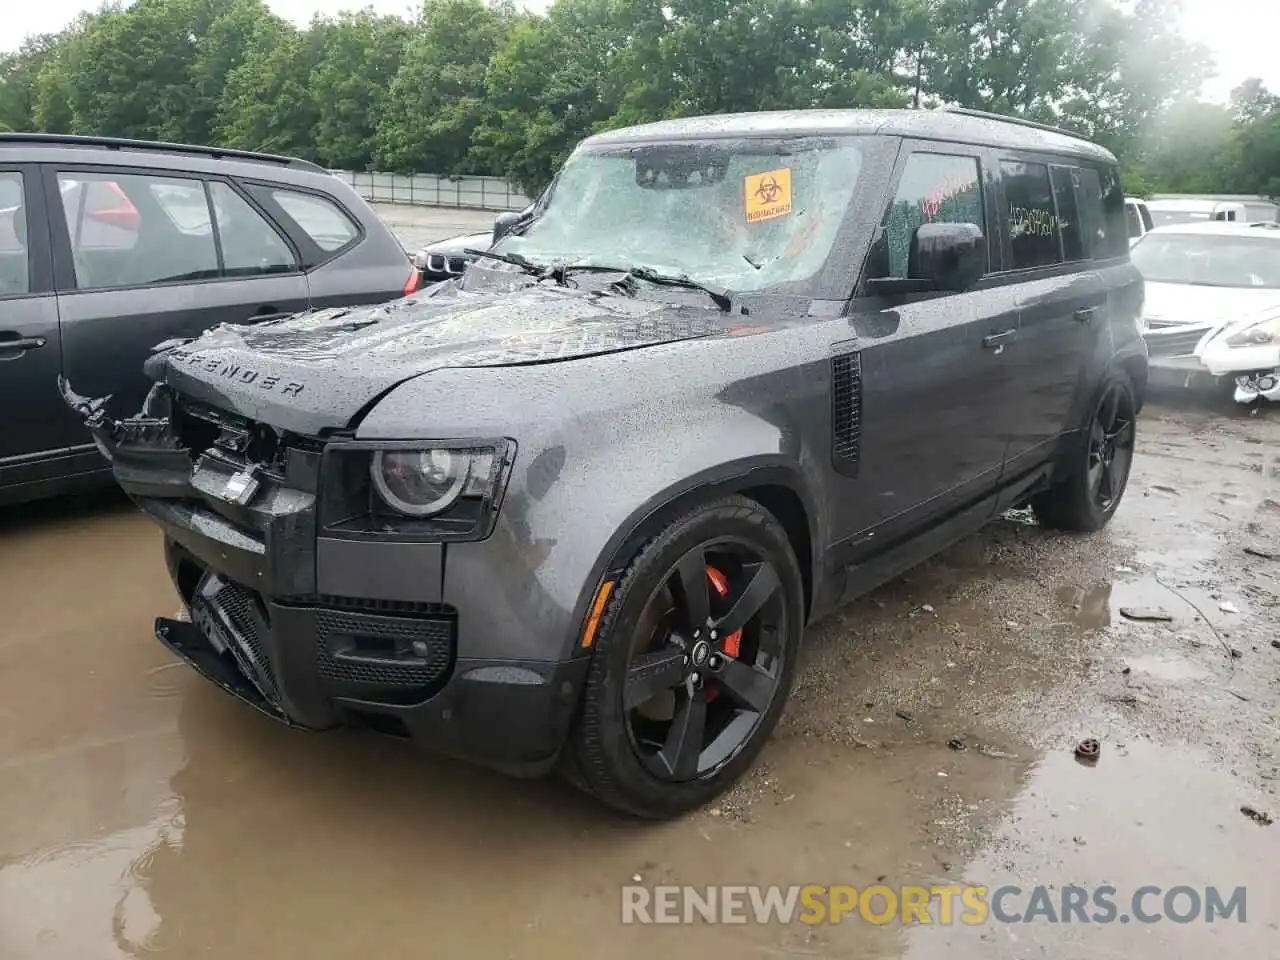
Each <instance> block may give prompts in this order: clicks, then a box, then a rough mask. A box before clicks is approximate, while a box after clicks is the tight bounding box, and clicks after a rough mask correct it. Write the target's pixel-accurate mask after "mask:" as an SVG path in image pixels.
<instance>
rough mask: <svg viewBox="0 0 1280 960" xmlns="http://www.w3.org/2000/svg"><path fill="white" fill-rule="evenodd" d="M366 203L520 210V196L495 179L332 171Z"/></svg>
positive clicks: (522, 200)
mask: <svg viewBox="0 0 1280 960" xmlns="http://www.w3.org/2000/svg"><path fill="white" fill-rule="evenodd" d="M330 172H331V173H332V174H333V175H334V176H336V177H340V178H341V179H343V180H345V181H346V182H347V183H349V184H351V186H352V187H354V188H355V190H356V192H357V193H359V194H360V196H362V197H364V198H365V199H366V200H369V201H371V202H377V203H408V204H416V205H418V206H424V207H462V208H469V209H472V210H523V209H524V208H525V207H527V206H528V205H529V202H530V201H529V198H528V197H526V196H524V195H523V194H521V193H520V191H519V190H517V189H516V188H515V187H513V186H512V185H511V184H509V183H507V181H505V180H501V179H499V178H498V177H438V176H436V175H435V174H431V173H415V174H404V173H358V172H355V171H351V170H332V171H330Z"/></svg>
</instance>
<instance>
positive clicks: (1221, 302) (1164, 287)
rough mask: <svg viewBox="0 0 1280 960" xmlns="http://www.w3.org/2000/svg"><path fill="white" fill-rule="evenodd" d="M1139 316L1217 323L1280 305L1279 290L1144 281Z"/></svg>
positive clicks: (1213, 324)
mask: <svg viewBox="0 0 1280 960" xmlns="http://www.w3.org/2000/svg"><path fill="white" fill-rule="evenodd" d="M1144 286H1145V288H1146V300H1145V303H1144V306H1143V310H1142V315H1143V317H1144V318H1145V319H1146V320H1155V321H1159V322H1160V323H1161V325H1164V324H1172V323H1189V324H1196V325H1198V326H1199V325H1206V326H1216V325H1217V324H1220V323H1230V322H1231V321H1233V320H1240V319H1242V318H1246V317H1252V316H1254V315H1255V314H1258V313H1260V312H1262V311H1264V310H1268V309H1271V308H1280V290H1271V289H1267V288H1265V287H1257V288H1250V287H1198V286H1193V285H1192V284H1188V283H1159V282H1154V281H1147V283H1146V284H1145V285H1144Z"/></svg>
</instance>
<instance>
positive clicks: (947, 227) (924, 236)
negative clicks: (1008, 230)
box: [907, 223, 987, 293]
mask: <svg viewBox="0 0 1280 960" xmlns="http://www.w3.org/2000/svg"><path fill="white" fill-rule="evenodd" d="M986 270H987V239H986V237H984V236H983V235H982V230H981V229H980V228H979V227H978V225H977V224H974V223H922V224H921V225H920V226H919V227H918V228H917V229H916V232H915V235H914V236H913V237H912V238H911V250H910V252H909V253H908V255H907V276H908V277H909V278H910V279H912V280H927V281H930V282H931V283H932V284H933V286H934V288H935V289H937V290H949V291H951V292H953V293H963V292H964V291H966V290H968V289H969V288H970V287H972V286H973V285H974V284H975V283H977V282H978V281H979V280H980V279H982V275H983V274H984V273H986Z"/></svg>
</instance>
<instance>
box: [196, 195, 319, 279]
mask: <svg viewBox="0 0 1280 960" xmlns="http://www.w3.org/2000/svg"><path fill="white" fill-rule="evenodd" d="M209 194H210V196H211V197H212V199H213V211H214V215H215V216H216V217H217V220H218V238H219V239H220V240H221V242H222V261H223V270H224V272H225V274H226V275H227V276H229V277H252V276H260V275H262V274H269V273H292V272H293V271H294V270H296V269H297V268H298V263H297V260H296V259H295V258H294V256H293V251H292V250H291V249H290V248H289V245H288V244H287V243H285V242H284V240H283V239H282V238H281V236H280V234H278V233H277V232H276V230H275V227H273V226H271V224H269V223H268V222H267V221H266V220H265V219H264V218H263V216H262V214H260V213H258V211H257V210H255V209H254V208H253V207H252V206H250V205H249V202H248V201H247V200H245V199H244V197H242V196H240V194H238V193H236V192H235V191H234V190H233V189H231V187H229V186H227V185H226V184H225V183H211V184H209Z"/></svg>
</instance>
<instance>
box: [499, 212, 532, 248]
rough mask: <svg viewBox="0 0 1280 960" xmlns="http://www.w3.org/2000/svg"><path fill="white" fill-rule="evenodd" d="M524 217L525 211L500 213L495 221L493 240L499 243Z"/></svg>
mask: <svg viewBox="0 0 1280 960" xmlns="http://www.w3.org/2000/svg"><path fill="white" fill-rule="evenodd" d="M523 219H524V211H522V210H521V211H514V210H513V211H511V212H510V213H500V214H498V217H497V219H495V220H494V221H493V242H494V243H497V242H498V241H499V240H501V239H502V238H503V237H505V236H506V235H507V234H509V233H510V232H511V231H512V230H514V229H515V228H516V227H517V226H518V225H519V223H520V221H521V220H523Z"/></svg>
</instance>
